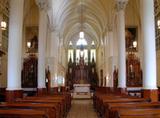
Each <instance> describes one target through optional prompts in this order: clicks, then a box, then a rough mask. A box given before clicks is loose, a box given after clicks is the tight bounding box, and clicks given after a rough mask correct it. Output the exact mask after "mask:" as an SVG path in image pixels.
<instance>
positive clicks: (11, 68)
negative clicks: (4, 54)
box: [7, 0, 24, 90]
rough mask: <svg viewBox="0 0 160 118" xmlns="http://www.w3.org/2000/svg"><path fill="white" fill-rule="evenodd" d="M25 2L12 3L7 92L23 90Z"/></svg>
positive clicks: (13, 0)
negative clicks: (22, 64) (22, 66)
mask: <svg viewBox="0 0 160 118" xmlns="http://www.w3.org/2000/svg"><path fill="white" fill-rule="evenodd" d="M23 6H24V0H11V1H10V17H9V44H8V81H7V90H21V59H22V58H21V57H22V53H21V51H22V27H23Z"/></svg>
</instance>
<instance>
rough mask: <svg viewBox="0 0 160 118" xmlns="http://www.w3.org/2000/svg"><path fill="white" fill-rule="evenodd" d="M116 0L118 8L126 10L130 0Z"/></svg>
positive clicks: (118, 9)
mask: <svg viewBox="0 0 160 118" xmlns="http://www.w3.org/2000/svg"><path fill="white" fill-rule="evenodd" d="M115 1H116V9H117V11H120V10H124V9H125V8H126V5H127V3H128V0H115Z"/></svg>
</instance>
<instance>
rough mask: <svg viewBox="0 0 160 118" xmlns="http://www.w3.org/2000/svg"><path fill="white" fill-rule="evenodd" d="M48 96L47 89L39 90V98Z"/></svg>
mask: <svg viewBox="0 0 160 118" xmlns="http://www.w3.org/2000/svg"><path fill="white" fill-rule="evenodd" d="M44 95H47V89H46V88H37V96H44Z"/></svg>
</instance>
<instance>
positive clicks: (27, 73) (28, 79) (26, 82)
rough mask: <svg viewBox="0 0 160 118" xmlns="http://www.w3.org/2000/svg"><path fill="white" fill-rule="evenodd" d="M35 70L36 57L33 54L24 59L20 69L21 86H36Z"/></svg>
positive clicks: (36, 69)
mask: <svg viewBox="0 0 160 118" xmlns="http://www.w3.org/2000/svg"><path fill="white" fill-rule="evenodd" d="M37 72H38V59H37V57H36V56H34V55H30V56H29V57H27V58H25V59H24V62H23V70H22V87H23V88H36V87H37Z"/></svg>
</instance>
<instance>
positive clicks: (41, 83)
mask: <svg viewBox="0 0 160 118" xmlns="http://www.w3.org/2000/svg"><path fill="white" fill-rule="evenodd" d="M39 15H40V16H39V36H38V37H39V41H38V88H46V85H45V57H46V53H45V51H46V40H47V39H46V38H47V13H46V11H45V10H44V9H41V10H40V14H39Z"/></svg>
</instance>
